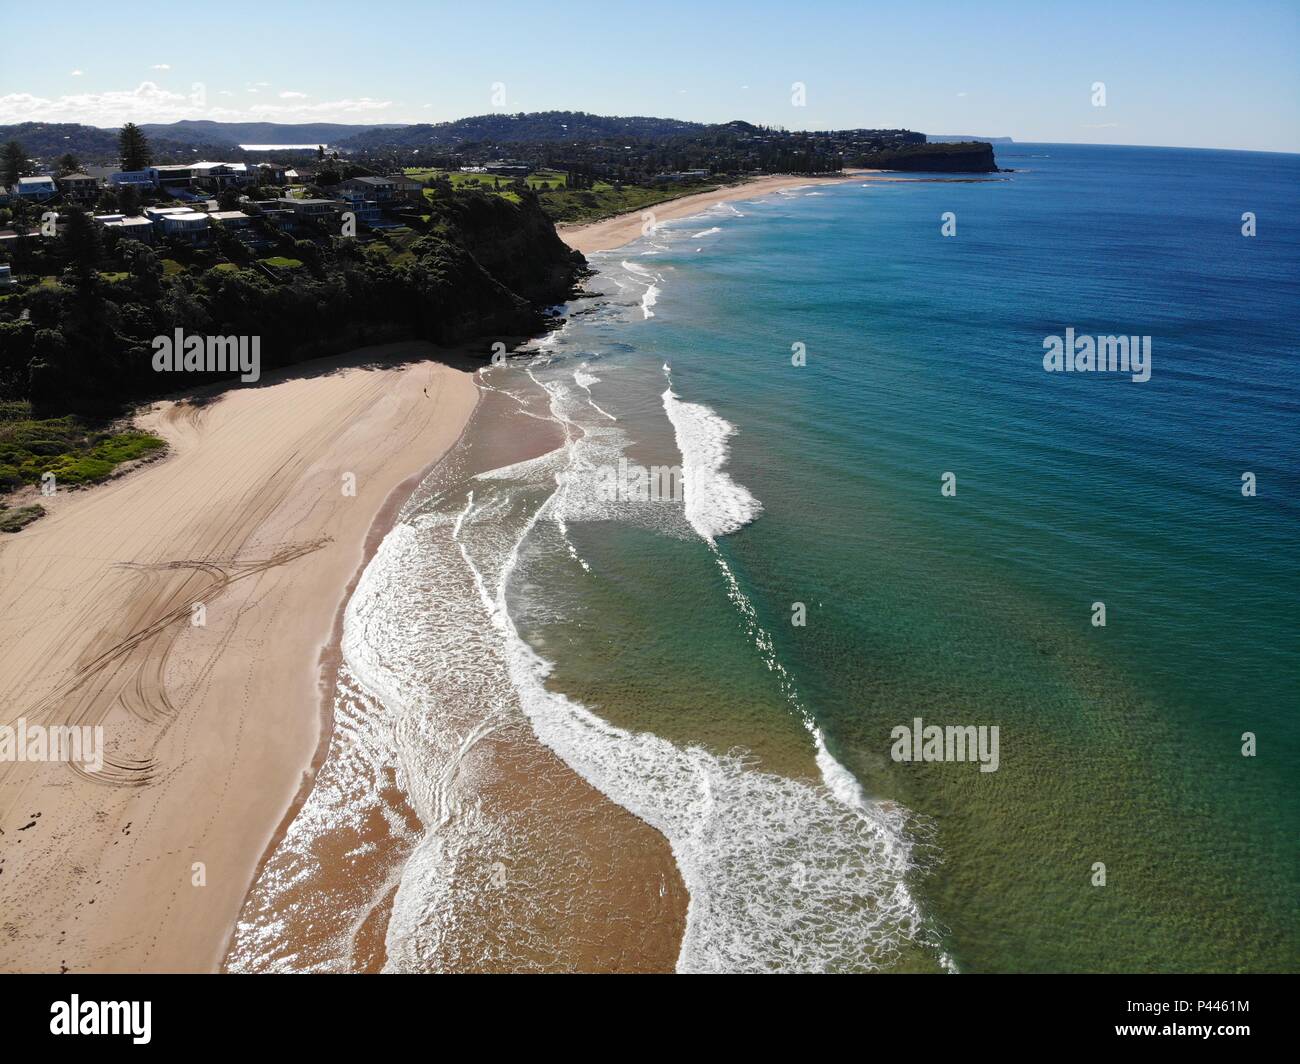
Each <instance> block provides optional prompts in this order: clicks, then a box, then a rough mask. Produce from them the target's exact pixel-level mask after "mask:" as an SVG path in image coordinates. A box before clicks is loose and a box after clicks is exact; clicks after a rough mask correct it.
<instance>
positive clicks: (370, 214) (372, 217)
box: [347, 196, 383, 228]
mask: <svg viewBox="0 0 1300 1064" xmlns="http://www.w3.org/2000/svg"><path fill="white" fill-rule="evenodd" d="M347 202H348V207H347V209H348V210H350V211H351V212H352V213H353V214H355V215H356V216H357V221H358V222H360V223H361V224H362V225H366V226H370V227H371V228H374V227H375V226H377V225H379V223H380V221H381V220H382V218H383V215H382V214H381V213H380V211H379V204H378V203H376V202H375V201H374V200H367V199H353V198H352V197H351V196H349V197H348V198H347Z"/></svg>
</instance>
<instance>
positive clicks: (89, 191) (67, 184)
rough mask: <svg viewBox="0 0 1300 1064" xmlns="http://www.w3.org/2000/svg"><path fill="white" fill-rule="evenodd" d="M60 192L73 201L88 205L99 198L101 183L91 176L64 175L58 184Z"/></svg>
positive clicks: (79, 174) (80, 174)
mask: <svg viewBox="0 0 1300 1064" xmlns="http://www.w3.org/2000/svg"><path fill="white" fill-rule="evenodd" d="M55 183H56V184H57V185H58V186H59V190H60V191H61V192H62V193H63V194H64V195H65V196H67V197H68V199H71V200H80V201H81V202H84V203H88V202H90V201H91V200H94V199H96V198H98V196H99V182H98V181H97V180H95V178H93V177H91V176H90V175H89V174H82V173H76V174H64V175H63V176H62V177H60V178H59V179H58V180H57V181H56V182H55Z"/></svg>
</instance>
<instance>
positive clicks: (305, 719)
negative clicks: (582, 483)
mask: <svg viewBox="0 0 1300 1064" xmlns="http://www.w3.org/2000/svg"><path fill="white" fill-rule="evenodd" d="M438 357H440V356H439V355H438V353H437V352H436V351H435V350H434V349H433V348H432V347H430V346H429V345H427V344H419V343H407V344H394V345H388V346H386V347H383V348H372V349H367V350H364V351H359V352H353V353H351V354H349V355H345V356H339V357H337V358H332V359H323V360H319V361H316V362H311V363H304V364H302V365H299V366H295V367H291V368H290V369H288V370H285V371H280V372H277V373H273V374H267V375H266V376H265V377H264V379H263V382H262V383H261V385H259V386H256V387H242V388H241V387H236V388H231V389H227V390H225V391H222V392H216V393H214V394H213V395H212V397H211V398H210V399H209V400H207V401H203V402H187V401H186V402H162V403H158V404H155V405H154V406H153V407H152V408H151V409H150V410H148V412H146V413H144V414H143V415H142V416H141V417H140V419H139V420H140V423H141V424H142V425H144V426H145V427H147V428H150V429H152V430H154V431H156V432H158V433H160V434H161V435H162V436H164V437H165V438H166V439H167V440H168V443H169V446H170V451H169V454H168V455H167V457H166V458H164V459H162V460H160V461H157V462H154V463H152V464H149V465H146V466H144V467H141V468H139V469H136V470H134V471H132V472H131V473H129V474H128V475H126V476H123V477H121V478H119V479H117V480H114V481H111V482H110V483H107V484H105V485H101V486H99V487H95V488H93V489H90V490H86V491H79V492H66V493H60V494H59V495H56V496H55V497H54V498H53V499H51V500H45V501H47V502H48V506H47V508H48V510H49V511H50V512H49V514H48V516H46V517H45V518H43V519H41V520H40V521H38V522H37V523H35V524H34V525H32V526H31V527H29V528H28V529H26V530H24V531H23V532H22V533H19V534H17V535H12V536H6V537H4V538H3V539H0V691H3V692H4V701H3V707H2V709H0V722H3V723H7V724H11V725H14V724H16V722H17V720H18V719H19V718H24V719H25V720H26V721H27V723H28V724H29V725H30V724H38V723H39V724H42V725H46V726H49V725H54V724H71V725H89V726H102V727H103V734H104V742H105V748H106V751H107V753H106V760H105V764H104V767H103V770H102V771H101V772H99V773H98V774H95V775H91V774H88V773H87V772H86V771H84V770H83V769H82V768H81V767H79V766H71V765H68V764H56V763H44V764H40V763H4V764H0V921H3V926H2V930H3V933H0V971H10V972H12V971H26V972H36V971H44V972H58V971H74V972H128V971H212V970H216V969H217V967H218V966H219V964H220V962H221V960H222V956H223V954H224V951H225V949H226V946H227V942H228V938H229V935H230V931H231V928H232V926H233V924H234V921H235V919H236V917H237V915H238V913H239V911H240V906H241V904H242V903H243V901H244V897H245V894H246V892H247V890H248V888H249V885H250V883H251V882H252V880H253V877H254V874H255V872H256V869H257V866H258V862H259V861H260V860H261V858H262V856H263V854H264V853H265V852H266V850H267V847H268V845H270V844H271V842H272V841H273V839H274V838H275V836H276V834H277V832H278V831H279V830H281V829H282V827H283V826H284V824H285V823H286V822H287V819H288V818H290V817H291V815H292V812H293V810H294V808H295V805H296V803H298V802H300V801H301V800H302V799H303V797H305V794H306V792H307V791H308V790H309V788H310V783H311V779H312V773H313V770H314V766H315V765H316V764H317V763H318V762H319V760H320V758H321V757H322V756H323V754H324V751H325V747H326V746H327V744H328V738H329V730H328V722H327V721H324V720H323V717H322V706H323V705H324V706H326V707H328V704H329V702H328V699H326V698H323V694H325V693H326V691H328V690H331V689H332V685H333V675H334V661H333V660H332V656H331V652H330V649H329V645H330V643H331V640H332V638H333V637H334V636H335V634H336V628H337V621H338V617H339V615H340V610H341V607H342V604H343V602H344V601H346V596H347V592H348V588H349V586H350V585H351V583H352V582H353V581H354V580H355V578H356V576H357V574H359V572H360V571H361V569H362V568H363V567H364V564H365V561H366V558H367V552H368V551H372V550H373V549H374V546H375V544H376V542H377V540H378V538H379V535H380V534H381V533H382V531H383V529H382V528H381V527H380V523H382V520H381V522H380V523H377V519H376V515H377V514H379V515H385V514H387V515H389V519H391V514H392V513H393V512H394V511H395V506H394V505H393V503H392V500H396V501H400V500H401V499H403V498H405V496H406V494H408V493H409V491H410V489H411V488H412V487H413V485H414V483H415V479H413V478H418V477H419V475H420V474H421V473H422V472H423V471H424V470H426V469H427V468H429V467H430V466H431V465H432V464H433V463H434V462H436V461H437V460H438V459H439V457H440V456H441V455H442V454H443V453H444V452H445V451H446V450H447V449H448V448H449V447H451V446H452V445H453V444H454V443H455V442H456V440H457V439H458V437H459V436H460V434H461V432H462V430H463V427H464V425H465V424H466V422H467V421H468V419H469V417H470V415H471V413H472V412H473V410H474V407H475V404H476V402H477V400H478V390H477V388H476V387H475V384H474V379H473V376H472V373H471V372H470V371H469V369H470V368H472V367H471V366H469V365H468V364H467V366H465V367H459V368H455V367H453V366H451V365H448V364H446V363H445V362H442V361H428V360H427V359H430V358H433V359H436V358H438ZM353 483H355V491H354V493H352V492H350V488H351V485H352V484H353ZM199 607H201V610H200V609H199ZM198 621H201V622H202V623H197V622H198ZM323 725H325V727H323Z"/></svg>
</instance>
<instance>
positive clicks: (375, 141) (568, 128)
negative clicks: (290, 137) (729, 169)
mask: <svg viewBox="0 0 1300 1064" xmlns="http://www.w3.org/2000/svg"><path fill="white" fill-rule="evenodd" d="M730 127H747V128H749V129H753V128H755V127H753V126H750V125H749V123H747V122H733V123H728V124H727V126H726V127H722V126H709V125H705V124H704V123H702V122H684V121H682V120H680V119H676V118H647V117H644V116H633V117H630V118H623V117H615V116H609V115H593V114H587V113H586V112H585V111H540V112H537V113H534V114H515V115H507V114H487V115H475V116H473V117H472V118H458V119H457V120H456V121H454V122H439V123H437V124H436V125H429V124H420V125H414V126H399V127H392V126H390V127H387V128H377V129H369V130H366V131H363V132H356V133H355V135H353V136H351V137H348V138H347V139H345V140H338V141H336V142H334V143H337V146H338V147H339V148H340V149H344V150H349V151H377V150H382V149H384V148H399V149H400V148H406V149H410V148H426V147H432V148H451V147H455V146H457V145H460V144H477V143H489V144H544V143H558V142H563V141H570V140H571V141H592V140H608V139H612V138H614V139H616V138H618V137H627V138H629V139H660V138H667V137H677V136H682V135H684V134H686V135H690V134H699V133H703V132H705V131H707V130H710V129H723V128H730Z"/></svg>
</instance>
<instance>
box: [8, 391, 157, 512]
mask: <svg viewBox="0 0 1300 1064" xmlns="http://www.w3.org/2000/svg"><path fill="white" fill-rule="evenodd" d="M165 447H166V443H165V442H164V441H163V440H161V439H159V438H158V437H157V436H154V435H152V434H150V433H147V432H136V431H133V430H131V431H124V432H122V431H114V430H113V429H112V428H111V427H109V426H102V425H101V426H96V425H94V424H92V423H89V422H87V421H85V420H83V419H82V418H79V417H75V416H73V415H65V416H64V417H60V418H34V417H33V416H32V410H31V406H30V404H28V403H24V402H14V401H10V402H5V403H2V404H0V491H11V490H13V489H14V488H17V487H20V486H22V485H23V484H39V483H40V480H41V476H42V475H43V474H45V473H53V474H54V477H55V480H56V482H57V483H58V484H59V485H79V484H91V483H95V482H96V481H100V480H104V479H106V478H107V477H109V476H111V475H112V473H113V470H114V469H116V468H117V467H118V466H119V465H121V464H122V463H123V462H129V461H132V460H134V459H137V458H144V457H146V456H147V455H150V454H154V453H156V452H158V451H160V450H162V449H163V448H165Z"/></svg>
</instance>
